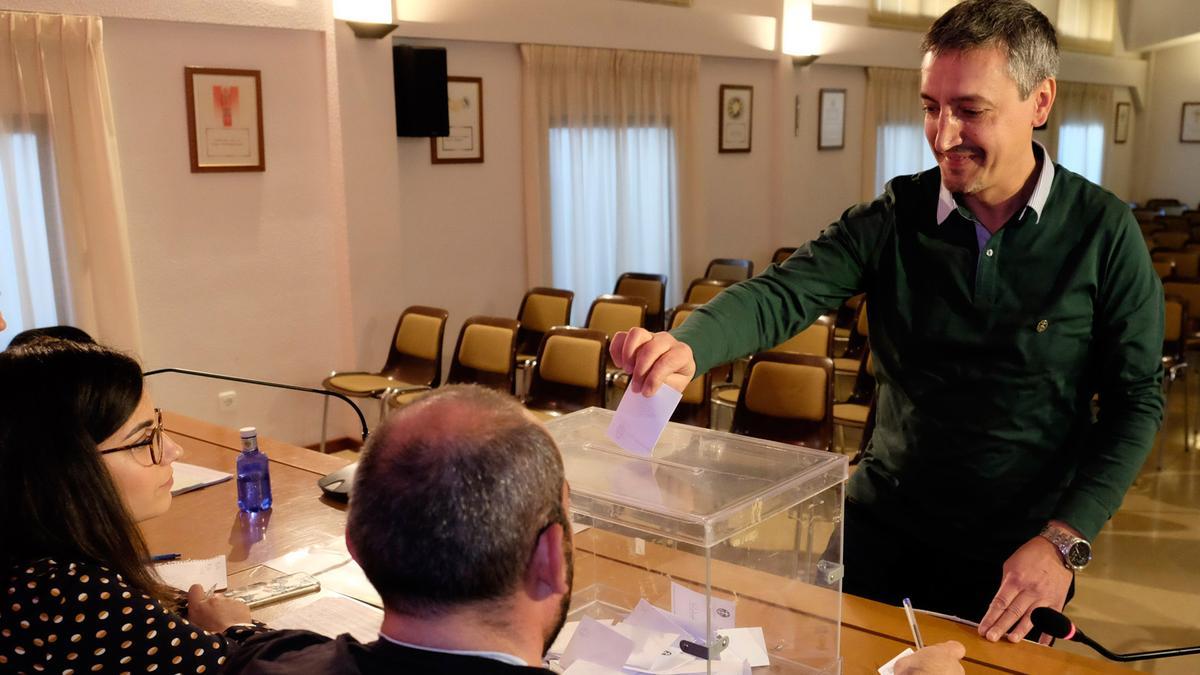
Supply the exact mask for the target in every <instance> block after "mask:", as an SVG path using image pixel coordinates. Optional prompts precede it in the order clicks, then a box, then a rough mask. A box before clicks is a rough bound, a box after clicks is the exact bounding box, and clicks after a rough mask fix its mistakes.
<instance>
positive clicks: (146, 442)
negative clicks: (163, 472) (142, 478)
mask: <svg viewBox="0 0 1200 675" xmlns="http://www.w3.org/2000/svg"><path fill="white" fill-rule="evenodd" d="M142 448H145V450H143V449H142ZM122 450H128V451H129V452H131V453H133V458H134V459H136V460H137V461H138V463H139V464H142V465H143V466H150V465H152V464H162V459H163V421H162V410H160V409H158V408H155V409H154V426H152V427H150V435H149V436H147V437H146V438H144V439H142V440H140V441H138V442H137V443H130V444H129V445H122V446H121V447H119V448H108V449H107V450H101V451H100V454H102V455H107V454H108V453H110V452H120V451H122ZM147 459H148V460H149V461H146V460H147Z"/></svg>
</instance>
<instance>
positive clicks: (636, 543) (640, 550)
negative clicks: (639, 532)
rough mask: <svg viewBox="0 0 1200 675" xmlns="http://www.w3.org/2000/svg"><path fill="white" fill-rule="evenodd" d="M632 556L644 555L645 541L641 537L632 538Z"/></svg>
mask: <svg viewBox="0 0 1200 675" xmlns="http://www.w3.org/2000/svg"><path fill="white" fill-rule="evenodd" d="M633 554H634V555H646V540H645V539H642V538H641V537H634V538H633Z"/></svg>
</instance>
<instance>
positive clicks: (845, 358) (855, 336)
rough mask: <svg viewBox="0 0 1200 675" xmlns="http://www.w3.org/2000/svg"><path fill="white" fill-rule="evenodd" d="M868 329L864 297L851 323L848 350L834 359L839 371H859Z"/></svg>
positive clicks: (847, 342) (835, 366)
mask: <svg viewBox="0 0 1200 675" xmlns="http://www.w3.org/2000/svg"><path fill="white" fill-rule="evenodd" d="M868 329H869V325H868V322H867V301H866V299H865V298H864V299H863V300H862V301H861V302H859V304H858V310H857V311H856V312H855V314H854V323H853V324H852V325H851V329H850V335H849V337H848V338H847V340H846V350H845V351H844V352H842V355H841V356H840V357H838V358H836V359H834V360H833V365H834V368H835V369H836V370H837V371H838V372H839V373H857V372H858V368H859V364H860V363H861V361H862V357H863V354H864V353H865V351H866V348H867V335H868Z"/></svg>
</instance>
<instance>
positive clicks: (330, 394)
mask: <svg viewBox="0 0 1200 675" xmlns="http://www.w3.org/2000/svg"><path fill="white" fill-rule="evenodd" d="M160 373H179V374H180V375H190V376H193V377H207V378H210V379H213V380H225V381H227V382H243V383H245V384H254V385H258V386H260V387H271V388H272V389H288V390H291V391H303V392H308V393H310V394H320V395H321V396H325V397H327V398H336V399H339V400H341V401H344V402H345V403H346V405H348V406H350V407H351V408H353V409H354V414H355V415H358V423H359V425H361V427H362V440H363V442H364V443H365V442H366V441H367V434H368V433H369V431H368V430H367V418H366V417H364V416H363V413H362V410H360V409H359V407H358V406H357V405H355V404H354V401H351V400H350V399H349V398H348V397H346V396H345V395H344V394H339V393H337V392H336V391H329V390H328V389H313V388H312V387H299V386H296V385H294V384H283V383H281V382H269V381H267V380H254V379H251V378H248V377H237V376H235V375H225V374H223V373H209V372H204V371H202V370H188V369H186V368H158V369H157V370H149V371H146V372H145V373H143V374H142V376H143V377H150V376H151V375H158V374H160ZM324 450H325V439H324V437H322V438H321V451H322V452H324Z"/></svg>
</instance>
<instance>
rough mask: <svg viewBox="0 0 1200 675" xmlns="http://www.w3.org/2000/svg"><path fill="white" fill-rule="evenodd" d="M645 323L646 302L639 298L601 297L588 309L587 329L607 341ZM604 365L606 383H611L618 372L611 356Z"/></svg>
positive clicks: (621, 296) (607, 357)
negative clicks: (597, 332)
mask: <svg viewBox="0 0 1200 675" xmlns="http://www.w3.org/2000/svg"><path fill="white" fill-rule="evenodd" d="M645 323H646V301H645V300H642V299H641V298H631V297H628V296H624V295H601V296H600V297H598V298H596V299H595V300H594V301H592V306H591V307H589V308H588V315H587V327H588V328H590V329H592V330H598V331H600V332H602V333H604V337H605V338H607V339H609V340H612V338H613V336H614V335H616V334H617V333H618V332H620V331H623V330H629V329H630V328H634V327H643V328H644V327H645ZM606 354H607V352H606ZM605 363H606V364H607V365H606V371H607V373H608V376H607V381H609V382H611V381H612V378H613V377H616V375H617V373H618V372H620V370H619V369H618V368H617V367H616V365H615V364H614V363H613V360H612V356H611V355H608V356H606V358H605Z"/></svg>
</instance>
